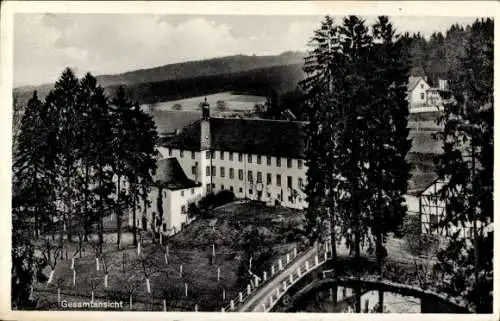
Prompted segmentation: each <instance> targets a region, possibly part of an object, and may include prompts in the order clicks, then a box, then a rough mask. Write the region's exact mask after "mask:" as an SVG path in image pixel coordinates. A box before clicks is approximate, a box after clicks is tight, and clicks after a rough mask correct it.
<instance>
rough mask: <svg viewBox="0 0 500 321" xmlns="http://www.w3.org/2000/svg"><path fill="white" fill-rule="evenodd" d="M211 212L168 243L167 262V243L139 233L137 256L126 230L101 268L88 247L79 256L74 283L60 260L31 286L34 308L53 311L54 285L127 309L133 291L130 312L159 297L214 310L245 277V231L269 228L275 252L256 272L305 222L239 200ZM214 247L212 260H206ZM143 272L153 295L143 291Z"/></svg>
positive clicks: (177, 305) (64, 293) (157, 302)
mask: <svg viewBox="0 0 500 321" xmlns="http://www.w3.org/2000/svg"><path fill="white" fill-rule="evenodd" d="M212 214H213V217H212V218H207V219H198V220H196V221H194V222H193V223H192V224H190V225H189V226H187V227H186V228H185V229H184V230H183V231H182V232H180V233H179V234H177V235H175V236H173V237H172V238H171V239H170V240H168V257H167V259H168V264H167V263H166V261H165V251H166V244H164V245H160V244H158V243H153V242H152V240H151V239H150V237H149V236H147V235H145V233H143V239H144V241H143V245H142V246H141V249H142V250H141V255H140V256H138V255H137V249H136V248H134V247H133V246H132V244H131V234H130V233H125V235H124V238H125V239H126V242H125V243H124V247H125V248H124V249H122V250H119V251H117V250H116V246H115V245H114V244H107V245H106V247H105V249H104V254H103V257H102V258H101V260H100V263H99V264H100V269H99V271H97V266H96V260H95V257H94V256H93V254H92V252H91V251H88V252H87V253H86V254H87V255H86V256H85V257H82V258H77V259H76V260H75V271H76V285H75V286H73V271H72V270H71V269H70V267H71V260H64V261H62V262H60V263H58V265H57V267H56V270H55V273H54V280H53V282H52V284H49V285H46V284H41V283H38V284H37V285H36V287H35V291H34V295H35V298H37V299H38V306H37V309H43V310H45V309H58V308H59V305H58V302H57V288H59V289H60V291H61V299H62V300H68V301H71V300H72V301H90V299H91V292H92V289H93V290H94V299H95V300H100V301H103V300H104V301H106V300H114V301H118V302H119V301H122V302H124V303H123V306H124V309H126V310H129V309H130V305H129V300H130V293H131V292H132V300H133V306H132V310H162V309H163V300H164V299H166V302H167V304H166V305H167V310H170V311H193V310H194V307H195V305H197V306H198V309H199V310H200V311H216V310H219V309H220V307H221V306H223V305H225V304H227V303H228V300H229V299H230V298H234V297H235V296H236V295H237V293H238V292H239V291H241V290H242V289H243V288H244V285H245V284H246V279H242V278H241V277H240V276H239V269H240V266H241V264H242V263H243V262H244V261H246V260H247V258H246V255H245V253H244V252H243V250H242V249H241V248H240V246H239V243H240V242H241V240H242V236H243V235H244V231H248V230H252V229H264V228H265V230H266V231H267V232H268V236H269V240H270V241H269V244H270V246H271V247H272V250H273V252H274V255H273V256H272V257H269V258H268V261H269V262H267V261H266V262H260V264H259V269H253V271H254V272H255V273H257V274H258V273H260V271H259V270H260V269H261V268H262V269H267V268H268V265H270V264H271V262H274V261H275V260H276V259H277V258H278V257H279V256H280V255H283V254H284V253H286V252H288V251H289V250H290V249H291V248H292V247H293V246H294V243H293V242H292V238H291V237H288V239H287V238H286V237H284V236H286V232H287V231H292V229H291V225H296V224H300V222H301V221H302V219H303V215H302V213H301V212H298V211H293V210H289V209H282V208H267V207H265V206H264V205H261V204H257V203H239V202H235V203H231V204H227V205H225V206H222V207H220V208H217V209H215V210H214V211H213V213H212ZM164 241H166V240H164ZM164 243H166V242H164ZM213 244H215V251H216V256H215V260H214V262H212V260H211V253H212V245H213ZM102 261H104V262H102ZM104 263H105V264H106V266H107V267H108V287H107V288H105V286H104V278H105V271H104ZM212 263H213V264H212ZM181 265H182V274H181V273H180V269H181V267H180V266H181ZM218 269H220V279H219V280H218V278H217V276H218ZM146 275H147V276H148V278H149V281H150V290H151V293H148V291H147V284H146ZM186 284H187V287H188V295H187V296H186V293H185V290H186V288H185V286H186ZM223 291H225V294H226V295H225V297H226V300H225V301H223Z"/></svg>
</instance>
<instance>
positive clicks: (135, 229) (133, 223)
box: [132, 184, 137, 246]
mask: <svg viewBox="0 0 500 321" xmlns="http://www.w3.org/2000/svg"><path fill="white" fill-rule="evenodd" d="M135 189H136V185H135V184H134V192H133V193H134V195H133V196H132V221H133V222H132V234H133V236H134V246H137V224H136V220H137V217H136V206H137V204H136V199H135Z"/></svg>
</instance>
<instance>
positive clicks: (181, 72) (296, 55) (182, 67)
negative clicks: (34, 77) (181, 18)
mask: <svg viewBox="0 0 500 321" xmlns="http://www.w3.org/2000/svg"><path fill="white" fill-rule="evenodd" d="M305 56H306V53H303V52H294V51H286V52H283V53H282V54H279V55H268V56H256V55H251V56H250V55H233V56H226V57H219V58H211V59H203V60H194V61H187V62H181V63H173V64H167V65H163V66H159V67H153V68H147V69H138V70H133V71H128V72H124V73H121V74H112V75H99V76H96V79H97V81H98V83H99V84H100V85H101V86H103V87H108V86H114V85H135V84H140V83H146V82H158V81H164V80H175V79H188V78H197V77H205V76H215V75H221V74H230V73H238V72H243V71H248V70H253V69H260V68H267V67H275V66H283V65H291V64H299V63H300V64H302V63H303V62H304V58H305ZM60 72H62V70H61V71H60ZM52 87H53V84H42V85H37V86H20V87H16V88H15V89H14V90H15V92H26V91H29V92H32V91H33V90H38V91H40V93H41V94H42V95H43V94H46V93H47V92H48V91H50V89H51V88H52ZM43 96H44V95H43Z"/></svg>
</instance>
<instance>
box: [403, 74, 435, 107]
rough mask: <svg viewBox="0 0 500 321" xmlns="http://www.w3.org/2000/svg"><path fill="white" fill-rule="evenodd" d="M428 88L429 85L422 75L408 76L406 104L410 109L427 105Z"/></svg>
mask: <svg viewBox="0 0 500 321" xmlns="http://www.w3.org/2000/svg"><path fill="white" fill-rule="evenodd" d="M429 88H430V86H429V84H428V83H427V81H426V80H425V78H424V77H414V76H410V77H409V79H408V104H409V108H410V109H412V108H418V107H424V106H426V105H427V90H428V89H429Z"/></svg>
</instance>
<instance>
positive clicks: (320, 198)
mask: <svg viewBox="0 0 500 321" xmlns="http://www.w3.org/2000/svg"><path fill="white" fill-rule="evenodd" d="M338 44H339V36H338V28H337V27H336V26H334V20H333V18H331V17H329V16H326V17H325V18H324V19H323V21H321V26H320V28H319V29H317V30H315V31H314V36H313V38H312V39H311V41H310V43H309V46H310V47H311V49H310V52H309V56H308V57H307V58H306V59H305V65H304V71H305V73H306V75H307V77H306V79H305V80H304V81H302V82H301V84H300V85H301V87H302V88H303V89H304V90H305V91H306V94H305V97H304V99H305V101H306V106H307V109H306V110H307V118H308V119H309V124H308V125H307V126H306V133H305V134H306V142H307V144H306V158H307V162H308V169H307V177H308V179H307V185H306V194H307V201H308V210H307V218H308V221H309V224H308V227H309V234H310V235H309V236H310V238H311V239H312V240H316V239H318V238H319V237H320V232H321V231H320V226H321V225H322V222H324V221H325V220H327V219H328V217H329V218H330V230H331V233H332V234H331V245H332V246H331V247H332V251H333V257H336V235H335V228H336V224H335V215H336V213H335V212H333V211H331V210H330V209H331V208H333V204H332V202H333V198H334V196H335V194H334V193H333V192H331V193H329V195H330V197H328V198H325V195H326V194H327V193H328V191H329V190H330V189H331V187H332V186H331V185H330V183H331V182H330V181H329V180H327V179H326V177H327V176H328V175H327V176H325V172H332V173H333V170H332V168H331V165H332V162H331V157H332V155H331V153H329V151H330V150H332V149H333V148H334V147H333V144H334V143H335V141H334V139H333V136H332V132H331V129H332V126H333V124H329V123H328V121H329V119H330V118H331V115H330V114H329V113H331V112H334V111H335V110H334V109H333V108H331V106H330V99H331V97H332V96H333V92H334V84H335V81H334V74H335V73H336V72H338V71H337V70H336V68H338V66H337V65H336V62H337V59H336V57H335V54H336V52H337V51H338V49H339V48H338ZM329 167H330V168H329ZM328 168H329V169H328Z"/></svg>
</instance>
